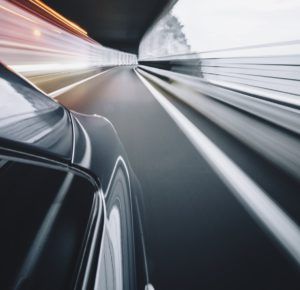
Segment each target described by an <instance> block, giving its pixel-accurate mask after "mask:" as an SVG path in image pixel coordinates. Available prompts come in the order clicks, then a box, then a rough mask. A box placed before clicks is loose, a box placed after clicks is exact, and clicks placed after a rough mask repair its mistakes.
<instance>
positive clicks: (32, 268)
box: [0, 160, 95, 290]
mask: <svg viewBox="0 0 300 290" xmlns="http://www.w3.org/2000/svg"><path fill="white" fill-rule="evenodd" d="M1 164H5V166H2V167H0V231H1V239H0V252H1V253H0V255H1V259H0V271H1V275H0V289H45V290H46V289H69V288H71V287H72V286H73V285H74V284H75V281H76V278H77V275H78V270H79V265H80V264H81V260H82V259H83V249H84V247H85V244H86V239H87V232H88V229H89V225H90V217H91V214H92V212H93V204H94V198H95V188H94V186H92V185H91V184H90V182H88V181H87V180H86V179H84V178H82V177H79V176H77V175H74V174H72V173H66V172H63V171H60V170H55V169H49V168H46V167H41V166H36V165H30V164H25V163H19V162H13V161H9V160H2V161H1Z"/></svg>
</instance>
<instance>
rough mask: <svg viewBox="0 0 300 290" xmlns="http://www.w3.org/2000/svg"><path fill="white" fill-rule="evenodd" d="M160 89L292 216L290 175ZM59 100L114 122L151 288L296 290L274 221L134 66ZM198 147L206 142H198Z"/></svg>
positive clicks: (295, 199)
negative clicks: (135, 200) (139, 212)
mask: <svg viewBox="0 0 300 290" xmlns="http://www.w3.org/2000/svg"><path fill="white" fill-rule="evenodd" d="M164 94H165V96H164V97H165V98H166V100H169V101H170V103H171V104H172V105H173V106H174V108H177V109H178V110H179V111H180V112H182V113H183V114H184V116H186V117H187V118H188V119H189V121H191V122H192V123H193V124H194V125H195V126H196V128H197V129H199V130H200V131H201V132H202V133H204V134H205V135H206V136H207V137H208V138H209V140H210V141H212V143H213V144H215V145H216V146H217V147H218V148H219V149H221V151H222V152H223V153H224V154H225V155H226V156H228V157H229V158H230V159H231V160H233V161H234V163H235V164H236V165H237V166H238V167H239V168H240V169H241V170H242V172H244V173H245V175H247V176H248V177H249V178H250V179H251V180H252V181H253V182H254V183H255V184H258V185H259V186H260V188H262V189H263V191H264V192H267V193H268V196H269V197H270V198H271V199H272V201H274V204H275V205H276V204H278V205H279V206H280V208H283V209H284V211H285V212H287V213H288V215H289V216H290V217H291V218H292V219H293V220H295V221H298V222H299V220H300V213H299V201H300V197H299V192H298V193H297V191H298V189H299V183H298V182H297V180H296V179H294V178H293V177H291V176H289V175H287V174H285V173H284V172H283V171H281V170H280V169H279V168H276V167H275V166H273V165H272V164H271V163H269V161H267V160H265V159H264V158H262V157H261V156H259V155H258V154H257V153H255V152H254V151H252V149H251V148H249V147H247V146H245V145H243V144H242V143H240V142H239V141H238V140H236V139H234V138H233V137H232V136H230V135H229V134H227V133H226V132H224V131H223V130H221V129H220V128H218V127H217V126H216V125H214V124H213V123H212V122H210V121H209V120H208V119H206V118H205V117H203V116H201V115H200V114H199V113H196V112H195V111H194V110H192V109H191V108H189V107H187V106H186V105H184V104H183V103H181V102H179V101H178V100H176V99H174V98H172V97H171V96H168V95H167V94H166V93H164ZM58 100H59V101H60V102H62V103H63V104H64V105H66V106H67V107H69V108H70V109H72V110H75V111H79V112H82V113H87V114H99V115H103V116H105V117H107V118H108V119H109V120H110V121H111V122H112V123H113V124H114V126H115V128H116V130H117V131H118V133H119V136H120V138H121V140H122V142H123V144H124V146H125V149H126V150H127V154H128V157H129V160H130V162H131V166H132V167H133V170H134V171H135V173H136V175H137V177H138V179H139V181H140V183H141V186H142V189H143V203H144V212H143V218H144V223H145V235H146V250H147V255H148V260H149V261H148V262H149V272H150V280H151V283H152V284H153V286H154V288H155V289H157V290H162V289H166V290H168V289H251V290H252V289H256V290H258V289H261V290H266V289H272V290H275V289H278V290H279V289H280V290H282V289H299V283H298V282H299V272H298V271H299V268H298V267H297V263H295V261H294V260H293V259H292V258H291V257H290V256H289V255H288V254H287V251H286V248H284V247H282V245H281V246H280V243H278V241H276V237H275V238H274V235H272V233H271V234H270V231H268V230H270V228H272V225H270V228H268V225H267V226H266V225H263V224H262V222H261V220H260V219H259V218H257V216H256V215H255V213H254V214H253V212H251V210H250V211H249V210H246V208H247V206H245V205H244V204H243V201H241V199H239V197H238V195H236V194H234V193H233V192H232V190H230V185H228V183H226V178H225V179H224V178H223V179H222V178H221V177H220V173H218V172H217V170H216V169H215V168H214V167H213V166H212V165H211V163H209V162H208V161H207V158H204V157H205V156H204V155H203V154H201V153H199V150H198V149H197V148H196V147H195V144H194V145H193V144H192V142H191V140H190V139H189V138H188V137H187V134H186V132H184V130H183V129H182V128H181V129H180V128H179V127H178V124H176V123H175V122H174V119H173V118H172V117H171V116H170V114H168V113H167V112H166V110H165V109H164V108H163V107H162V105H161V104H160V103H159V102H158V101H157V99H156V98H155V97H154V96H153V94H152V93H151V92H150V91H149V90H148V89H147V87H146V86H145V85H144V83H142V81H141V80H140V79H139V78H138V77H137V75H136V73H135V72H134V70H133V69H132V68H128V67H123V68H115V69H112V70H110V71H108V72H106V73H104V74H102V75H100V76H99V77H96V78H94V79H91V80H89V81H87V82H85V83H83V84H81V85H79V86H77V87H75V88H73V89H72V90H70V91H68V92H67V93H64V94H62V95H60V96H59V97H58ZM175 110H176V109H175ZM96 134H97V133H96V132H95V136H94V137H95V138H97V136H96ZM199 146H200V147H201V146H202V148H203V150H207V147H205V146H206V144H204V143H203V144H200V145H199ZM203 146H204V147H203ZM216 162H220V160H219V159H217V160H216ZM228 170H231V168H229V167H228ZM231 173H232V172H229V174H231ZM238 178H239V176H238V175H237V176H236V179H238ZM224 180H225V181H224ZM235 182H239V181H238V180H237V181H235ZM225 183H226V184H227V185H225ZM243 190H244V189H242V191H243ZM245 190H246V189H245ZM250 198H251V197H250ZM262 214H264V213H262ZM270 224H272V221H270ZM275 227H276V224H275ZM286 247H287V248H288V247H289V246H286Z"/></svg>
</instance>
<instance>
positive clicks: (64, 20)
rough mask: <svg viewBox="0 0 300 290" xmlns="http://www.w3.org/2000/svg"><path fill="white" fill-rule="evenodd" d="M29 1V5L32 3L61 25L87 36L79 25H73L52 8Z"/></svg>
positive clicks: (40, 2) (38, 2)
mask: <svg viewBox="0 0 300 290" xmlns="http://www.w3.org/2000/svg"><path fill="white" fill-rule="evenodd" d="M29 1H30V2H31V3H33V4H34V5H36V6H38V7H39V8H41V9H43V10H44V11H46V12H47V13H49V14H50V15H52V16H53V17H54V18H56V19H58V20H59V21H61V22H62V23H64V24H65V25H67V26H68V27H71V28H73V29H75V30H76V31H77V32H79V33H81V34H83V35H87V31H85V30H84V29H82V28H81V27H80V26H79V25H77V24H75V23H74V22H72V21H70V20H68V19H67V18H65V17H64V16H62V15H61V14H59V13H58V12H56V11H55V10H53V9H52V8H50V7H49V6H47V5H46V4H45V3H43V2H42V1H40V0H29Z"/></svg>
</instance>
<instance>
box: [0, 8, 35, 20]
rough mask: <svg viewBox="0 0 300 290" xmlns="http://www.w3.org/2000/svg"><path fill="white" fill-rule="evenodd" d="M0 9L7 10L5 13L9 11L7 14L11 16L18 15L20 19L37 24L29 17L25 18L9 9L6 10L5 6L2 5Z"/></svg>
mask: <svg viewBox="0 0 300 290" xmlns="http://www.w3.org/2000/svg"><path fill="white" fill-rule="evenodd" d="M0 8H1V9H3V10H5V11H7V12H9V13H11V14H14V15H16V16H18V17H22V18H23V19H26V20H27V21H30V22H33V23H36V22H35V21H34V20H32V19H30V18H28V17H26V16H23V15H21V14H19V13H17V12H15V11H12V10H10V9H8V8H6V7H4V6H2V5H0Z"/></svg>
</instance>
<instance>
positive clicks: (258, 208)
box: [135, 70, 300, 266]
mask: <svg viewBox="0 0 300 290" xmlns="http://www.w3.org/2000/svg"><path fill="white" fill-rule="evenodd" d="M135 73H136V75H137V77H138V78H139V79H140V80H141V82H142V83H143V84H144V85H145V86H146V88H147V89H148V90H149V91H150V92H151V94H152V95H153V96H154V98H155V99H156V100H157V101H158V102H159V104H160V105H161V106H162V107H163V108H164V110H165V111H166V112H167V113H168V115H169V116H170V117H171V118H172V119H173V121H174V122H175V123H176V125H177V126H178V127H179V128H180V129H181V131H182V132H183V133H184V134H185V136H186V137H187V138H188V140H189V141H190V142H191V143H192V144H193V146H194V147H195V149H196V150H197V151H198V153H200V154H201V155H202V156H203V157H204V159H205V160H206V161H207V162H208V163H209V164H210V166H211V167H212V168H213V170H214V171H215V172H216V173H217V175H218V176H219V177H220V178H221V179H222V181H223V182H224V183H225V184H226V186H227V187H228V188H229V189H230V190H231V192H232V193H233V194H234V196H235V197H236V198H237V199H238V201H239V202H240V203H241V204H242V205H243V206H244V207H245V208H246V210H247V211H248V212H249V213H250V215H251V216H253V217H254V218H255V220H256V221H257V222H258V224H259V225H260V226H262V227H263V228H264V229H265V230H267V231H268V232H269V233H270V234H271V235H272V236H273V237H274V238H275V240H276V241H277V242H278V243H279V244H280V245H281V246H282V247H283V248H284V249H285V250H286V252H287V253H288V254H290V256H291V257H292V258H293V259H294V260H295V262H296V263H297V264H298V266H299V265H300V229H299V226H298V225H297V224H296V223H295V222H294V221H293V220H292V219H291V218H290V217H289V216H288V215H287V214H286V213H285V212H284V210H283V209H281V208H280V206H279V205H277V204H276V203H275V202H274V201H273V200H272V199H271V198H270V197H269V196H268V194H267V193H265V192H264V191H263V189H262V188H260V187H259V185H257V184H256V183H255V182H254V181H253V180H252V179H251V178H250V177H249V176H248V175H247V174H246V173H245V172H244V171H243V170H242V169H241V168H240V167H238V166H237V165H236V164H235V163H234V162H233V161H232V160H231V159H230V158H229V157H228V156H227V155H226V154H225V153H224V152H223V151H221V150H220V149H219V148H218V147H217V146H216V145H215V144H214V143H213V142H212V141H211V140H210V139H209V138H208V137H207V136H206V135H205V134H204V133H202V132H201V131H200V130H199V129H198V128H197V127H196V126H195V125H194V124H193V123H192V122H191V121H190V120H189V119H188V118H187V117H186V116H185V115H184V114H182V113H181V112H180V111H179V110H178V109H177V108H176V107H175V106H174V105H173V104H172V103H171V102H170V101H169V100H168V99H167V98H166V97H164V96H163V95H162V94H161V93H160V92H159V91H158V90H157V89H156V88H155V87H154V86H153V85H151V84H150V82H148V81H147V80H146V79H145V78H144V77H143V76H142V75H141V74H140V73H139V72H137V71H136V70H135Z"/></svg>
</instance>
